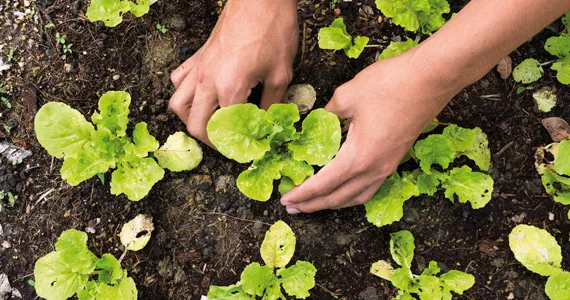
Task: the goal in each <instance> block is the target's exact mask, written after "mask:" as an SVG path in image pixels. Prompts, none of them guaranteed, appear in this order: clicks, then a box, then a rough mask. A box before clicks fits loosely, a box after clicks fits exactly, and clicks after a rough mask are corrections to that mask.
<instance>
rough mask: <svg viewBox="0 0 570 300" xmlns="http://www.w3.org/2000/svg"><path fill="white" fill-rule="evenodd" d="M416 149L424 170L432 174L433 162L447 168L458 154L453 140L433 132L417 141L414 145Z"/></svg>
mask: <svg viewBox="0 0 570 300" xmlns="http://www.w3.org/2000/svg"><path fill="white" fill-rule="evenodd" d="M414 151H415V153H416V157H417V158H418V159H419V160H420V167H421V169H422V171H423V172H425V173H426V174H431V166H432V165H433V164H438V165H440V166H441V167H442V168H444V169H447V168H448V167H449V164H450V163H451V162H453V160H454V159H455V156H456V151H455V150H454V148H453V144H452V143H451V141H450V140H449V139H448V138H447V137H445V136H444V135H441V134H431V135H429V136H428V137H427V138H425V139H423V140H420V141H417V142H416V144H415V145H414Z"/></svg>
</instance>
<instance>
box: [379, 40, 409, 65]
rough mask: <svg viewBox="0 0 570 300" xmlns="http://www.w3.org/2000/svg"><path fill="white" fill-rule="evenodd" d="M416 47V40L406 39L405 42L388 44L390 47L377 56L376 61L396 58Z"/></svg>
mask: <svg viewBox="0 0 570 300" xmlns="http://www.w3.org/2000/svg"><path fill="white" fill-rule="evenodd" d="M417 45H418V42H417V41H416V40H412V39H410V38H406V41H405V42H394V41H392V42H390V45H388V47H386V49H384V51H382V53H381V54H380V55H379V56H378V60H382V59H387V58H390V57H394V56H398V55H400V54H402V53H404V52H406V51H408V50H410V49H412V48H414V47H415V46H417Z"/></svg>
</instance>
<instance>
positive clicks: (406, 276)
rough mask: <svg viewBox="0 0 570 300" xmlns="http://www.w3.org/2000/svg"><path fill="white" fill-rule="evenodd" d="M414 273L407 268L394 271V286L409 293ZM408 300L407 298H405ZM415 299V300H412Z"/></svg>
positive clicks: (392, 279) (392, 280)
mask: <svg viewBox="0 0 570 300" xmlns="http://www.w3.org/2000/svg"><path fill="white" fill-rule="evenodd" d="M411 276H412V272H411V271H410V269H407V268H399V269H396V270H394V273H393V274H392V278H391V282H392V284H393V285H394V286H395V287H397V288H398V289H400V290H403V291H408V290H410V288H411V287H412V284H413V282H412V278H411ZM403 299H406V298H403ZM412 299H413V298H412Z"/></svg>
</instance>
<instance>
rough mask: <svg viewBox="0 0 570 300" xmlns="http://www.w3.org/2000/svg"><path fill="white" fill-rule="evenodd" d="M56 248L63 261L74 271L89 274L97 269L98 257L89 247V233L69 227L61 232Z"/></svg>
mask: <svg viewBox="0 0 570 300" xmlns="http://www.w3.org/2000/svg"><path fill="white" fill-rule="evenodd" d="M55 249H56V251H57V252H58V253H61V255H62V256H61V259H62V262H63V263H65V264H67V265H68V267H69V269H70V270H71V271H72V272H74V273H81V274H89V273H91V272H93V270H94V269H95V263H96V261H97V257H96V256H95V255H94V254H93V253H91V251H90V250H89V248H87V233H85V232H83V231H78V230H75V229H69V230H66V231H64V232H62V233H61V235H60V236H59V238H58V239H57V242H56V243H55Z"/></svg>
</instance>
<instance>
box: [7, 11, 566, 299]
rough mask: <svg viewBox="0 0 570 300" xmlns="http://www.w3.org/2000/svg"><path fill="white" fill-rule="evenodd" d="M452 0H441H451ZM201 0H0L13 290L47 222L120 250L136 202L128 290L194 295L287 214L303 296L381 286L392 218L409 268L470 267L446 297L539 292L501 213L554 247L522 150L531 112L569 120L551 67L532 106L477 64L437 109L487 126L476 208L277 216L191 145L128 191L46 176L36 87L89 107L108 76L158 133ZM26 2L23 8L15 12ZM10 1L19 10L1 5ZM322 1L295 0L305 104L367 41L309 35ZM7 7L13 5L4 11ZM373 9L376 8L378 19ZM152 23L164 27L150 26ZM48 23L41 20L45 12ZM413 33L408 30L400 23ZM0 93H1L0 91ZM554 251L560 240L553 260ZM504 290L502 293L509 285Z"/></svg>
mask: <svg viewBox="0 0 570 300" xmlns="http://www.w3.org/2000/svg"><path fill="white" fill-rule="evenodd" d="M465 2H466V1H453V3H454V4H453V7H452V10H453V11H454V12H456V11H458V10H459V9H461V7H462V6H463V5H464V4H465ZM222 5H223V3H222V2H221V1H214V0H209V1H207V0H185V1H181V0H173V1H159V2H158V3H156V4H154V5H153V6H152V8H151V11H150V13H149V14H147V15H145V16H143V17H141V18H133V17H131V16H126V17H125V20H124V22H123V23H122V24H121V25H119V26H117V27H116V28H105V27H104V26H102V25H101V24H94V23H90V22H88V21H87V20H86V18H85V16H84V13H85V11H86V9H87V1H79V0H73V1H71V0H0V11H1V12H2V15H0V24H3V25H0V47H1V48H0V51H1V52H2V53H1V55H0V56H4V57H6V56H8V54H9V52H10V49H12V50H14V54H13V60H12V68H11V69H10V70H8V71H4V72H1V73H0V78H1V79H2V81H1V83H0V84H1V85H2V87H3V88H4V89H6V90H8V92H9V93H8V94H5V95H4V96H6V98H8V99H9V100H10V101H11V104H12V108H11V109H8V108H7V107H5V106H2V108H1V110H0V111H1V113H2V115H1V117H0V123H1V124H2V125H4V124H5V125H9V126H8V127H5V126H0V128H3V129H1V131H0V138H1V139H2V140H3V141H6V142H10V143H12V144H14V145H17V146H20V147H23V148H25V149H28V150H30V151H32V152H33V155H32V156H31V157H29V158H27V159H25V160H24V161H23V162H22V163H19V164H15V165H14V164H11V163H9V162H7V161H6V160H5V159H3V160H2V164H1V167H0V181H1V186H2V189H3V190H5V191H10V192H12V193H13V194H15V195H17V196H18V199H17V200H16V202H15V205H14V207H10V206H9V205H8V203H7V201H6V200H4V203H3V204H2V211H1V212H0V242H2V244H1V246H0V273H6V274H7V275H8V278H9V279H10V283H11V285H12V287H14V288H15V289H16V290H17V292H16V291H15V292H14V293H13V295H12V296H13V297H15V296H17V294H18V293H19V294H21V297H22V298H23V299H34V298H35V297H36V294H35V292H34V288H33V287H32V286H31V285H30V281H29V280H33V268H34V263H35V261H36V260H37V259H38V258H39V257H41V256H43V255H45V254H47V253H48V252H50V251H52V250H53V249H54V243H55V241H56V240H57V237H58V236H59V235H60V233H61V232H62V231H63V230H66V229H70V228H75V229H78V230H86V229H87V228H88V227H89V230H90V231H91V232H94V233H90V234H89V247H90V249H91V250H92V251H93V252H94V253H96V254H97V255H102V254H103V253H111V254H113V255H115V256H116V257H119V256H120V255H121V253H122V246H121V245H120V241H119V238H118V236H117V234H118V232H119V231H120V228H121V226H122V224H124V223H125V222H126V221H128V220H130V219H132V218H134V217H135V216H136V215H137V214H140V213H146V214H150V215H152V216H153V218H154V224H155V228H156V229H155V231H154V232H153V236H152V238H151V240H150V242H149V244H148V245H147V246H146V248H144V249H143V250H141V251H138V252H129V253H128V254H127V256H126V258H125V260H124V261H123V263H122V265H123V267H125V268H126V269H128V271H129V274H130V275H131V276H132V277H134V279H135V281H136V283H137V287H138V290H139V298H140V299H153V300H154V299H199V298H200V296H201V295H205V294H206V293H207V291H208V287H209V285H210V284H216V285H228V284H231V283H234V282H236V281H238V280H239V274H240V273H241V271H242V270H243V269H244V267H245V266H246V265H247V264H248V263H249V262H260V261H261V257H260V254H259V247H260V245H261V242H262V240H263V236H264V233H265V231H266V230H267V229H268V226H269V225H270V224H272V223H274V222H275V221H277V220H284V221H285V222H286V223H288V224H289V225H290V226H291V227H292V229H293V231H294V232H295V233H296V236H297V249H296V252H295V256H294V259H295V260H297V259H299V260H306V261H310V262H312V263H313V264H314V265H315V266H316V267H317V269H318V272H317V275H316V282H317V285H316V287H315V288H313V289H312V290H311V293H312V296H311V299H368V300H372V299H390V298H391V297H394V296H395V293H396V290H395V289H394V288H393V287H392V286H391V285H390V284H389V283H387V282H386V281H384V280H382V279H380V278H378V277H375V276H373V275H372V274H370V273H369V269H370V265H371V264H372V263H373V262H375V261H377V260H379V259H389V258H390V254H389V250H388V244H389V238H390V236H389V234H390V233H391V232H394V231H397V230H401V229H408V230H411V231H412V232H413V234H414V236H415V238H416V259H415V262H414V270H415V271H416V272H420V270H421V269H423V268H424V267H425V266H426V264H427V262H429V261H430V260H436V261H438V262H439V263H440V266H441V267H442V269H443V270H444V271H445V270H446V269H450V268H452V269H459V270H463V271H467V272H469V273H471V274H473V275H474V276H475V277H476V283H475V286H474V287H473V288H471V289H470V290H468V291H467V292H466V293H465V294H464V295H463V296H457V299H506V298H507V297H509V298H510V297H514V298H515V299H546V296H545V294H544V292H543V290H544V283H545V281H546V280H545V278H544V277H541V276H539V275H537V274H534V273H532V272H530V271H527V270H526V269H525V268H524V267H523V266H522V265H520V264H519V263H518V262H517V261H516V260H515V259H514V257H513V255H512V253H511V252H510V250H509V247H508V242H507V236H508V234H509V232H510V231H511V229H512V228H513V227H514V226H515V225H517V224H521V223H524V224H532V225H535V226H538V227H541V228H546V229H548V231H549V232H551V233H552V234H553V235H554V236H555V237H556V239H557V241H558V242H559V243H561V246H562V249H564V253H568V249H570V242H569V236H568V233H569V232H570V221H568V219H567V217H566V210H565V209H564V207H563V206H562V205H560V204H558V203H555V202H554V201H553V200H552V199H551V197H549V196H548V195H546V194H545V192H544V189H543V188H542V185H541V182H540V177H539V175H538V174H537V173H536V171H535V169H534V166H533V153H534V150H535V148H536V147H538V146H540V145H544V144H548V143H550V142H551V140H550V138H549V135H548V133H547V132H546V131H545V130H544V129H543V128H542V125H541V124H540V120H541V119H542V118H545V117H549V116H558V117H562V118H564V119H566V120H570V102H568V101H567V99H568V98H569V97H570V94H569V90H568V88H567V87H566V86H563V85H561V84H559V83H558V82H557V81H556V79H555V78H554V74H553V72H551V71H550V70H548V68H547V70H546V72H545V76H544V77H543V78H542V79H541V81H540V82H539V83H538V84H537V85H536V87H542V86H554V87H556V88H557V90H558V92H557V94H558V97H559V99H560V101H559V104H558V106H557V107H555V108H554V110H553V111H552V112H550V113H547V114H545V113H540V112H539V111H538V110H537V109H536V108H535V104H534V101H533V100H532V95H531V94H532V93H531V92H525V93H522V94H517V93H516V92H515V90H516V88H517V86H516V85H515V84H514V82H513V81H512V79H508V80H503V79H501V78H500V76H499V74H498V73H497V72H496V71H494V70H493V71H491V72H489V74H487V75H486V76H485V77H484V78H483V79H481V80H480V81H479V82H477V83H476V84H474V85H472V86H469V87H467V88H466V89H465V90H464V91H462V92H461V93H459V94H458V95H457V96H456V97H455V98H454V99H453V100H452V101H451V103H450V104H449V105H448V107H446V108H445V109H444V111H443V112H442V113H441V114H440V116H439V117H438V118H439V120H440V121H442V122H446V123H455V124H459V125H460V126H463V127H470V128H471V127H475V126H478V127H481V128H482V129H483V131H485V132H486V133H487V135H488V137H489V142H490V143H489V146H490V148H491V153H493V156H492V168H491V171H490V174H491V176H492V177H493V178H494V180H495V190H494V192H493V199H492V201H491V202H490V203H489V204H488V205H487V206H486V207H485V208H483V209H479V210H473V209H471V208H470V207H469V206H468V205H465V204H457V203H455V204H454V203H451V202H450V201H449V200H446V199H445V198H444V197H443V195H442V194H441V193H438V194H436V196H434V197H416V198H414V199H413V200H410V201H408V202H406V205H405V210H404V218H403V220H402V221H400V222H397V223H395V224H393V225H390V226H386V227H383V228H376V227H375V226H373V225H371V224H370V223H368V222H367V221H366V218H365V216H364V208H363V207H354V208H348V209H342V210H337V211H324V212H319V213H314V214H310V215H303V214H301V215H298V216H290V215H288V214H287V213H286V211H285V210H284V208H283V207H282V206H281V205H280V204H279V202H278V199H279V197H278V195H277V194H274V195H273V197H272V199H270V200H269V201H268V202H266V203H261V202H256V201H251V200H248V199H247V198H246V197H245V196H243V195H242V194H241V193H240V192H239V191H238V189H237V188H236V186H235V179H236V177H237V175H238V174H239V172H241V171H242V170H244V169H245V168H246V166H244V165H239V164H237V163H235V162H232V161H230V160H228V159H226V158H224V157H222V156H221V155H220V154H218V153H216V152H215V151H212V150H210V149H209V148H207V147H205V146H204V151H205V152H204V161H203V163H202V164H201V165H200V166H199V167H198V168H197V169H195V170H193V171H191V172H184V173H171V172H167V175H166V176H165V178H164V179H163V180H162V181H160V182H159V183H158V184H157V185H156V186H155V188H154V189H153V190H152V191H151V193H150V194H149V196H148V197H146V198H145V199H143V200H141V201H139V202H131V201H128V200H127V199H126V197H124V196H119V197H114V196H112V195H111V194H110V192H109V183H108V182H109V180H110V176H109V174H107V176H106V178H105V179H106V180H105V183H104V184H102V183H101V181H100V180H99V179H97V178H93V179H90V180H88V181H87V182H84V183H82V184H80V185H79V186H77V187H71V186H69V185H68V184H67V183H66V182H65V181H63V180H62V179H61V177H60V176H59V174H58V173H59V172H58V170H59V168H60V167H61V164H62V161H61V160H57V159H52V158H51V157H50V156H49V155H48V154H47V153H46V151H45V150H43V149H42V148H41V147H40V146H39V144H38V143H37V141H36V139H35V136H34V133H33V126H32V124H33V117H34V114H35V112H36V111H37V109H38V108H39V107H41V105H43V104H45V103H46V102H48V101H61V102H65V103H68V104H69V105H71V106H72V107H74V108H77V109H79V110H80V111H82V112H83V113H85V114H86V115H90V114H91V113H92V112H93V110H94V109H95V108H96V106H97V101H98V98H99V96H100V95H101V94H103V93H104V92H106V91H108V90H126V91H128V92H129V93H130V94H131V95H132V99H133V100H132V104H131V110H132V113H131V120H132V123H131V124H134V123H135V122H139V121H145V122H147V123H149V128H150V132H151V134H153V135H155V136H156V137H157V138H158V139H159V141H161V142H164V141H165V139H166V137H167V136H168V135H169V134H171V133H173V132H175V131H179V130H184V125H183V124H182V123H181V122H180V121H179V120H178V119H177V118H176V116H175V115H174V114H173V113H172V112H170V111H169V110H168V99H169V98H170V96H171V95H172V93H173V90H174V89H173V87H172V85H171V84H170V82H169V72H170V71H171V70H172V69H173V68H175V67H176V66H177V65H179V64H180V63H181V62H183V61H184V60H185V59H186V58H188V57H189V56H191V55H192V54H193V53H194V52H195V51H196V50H198V49H199V47H200V46H201V45H202V44H203V43H204V42H205V41H206V39H207V38H208V35H209V33H210V31H211V30H212V28H213V27H214V25H215V22H216V20H217V16H218V13H219V11H220V9H221V7H222ZM338 6H339V8H340V10H341V16H342V17H344V18H345V22H346V23H347V24H348V29H349V31H350V32H351V33H352V34H354V35H366V36H369V37H371V42H370V43H371V44H375V45H380V46H386V45H387V44H388V43H389V41H390V40H398V39H402V38H405V33H404V32H403V31H402V30H401V29H399V28H398V27H397V26H394V25H392V24H391V23H390V22H389V20H386V19H382V18H380V17H381V14H380V12H379V11H378V10H377V9H376V8H375V5H374V1H372V0H365V1H350V2H343V1H339V4H338ZM26 10H28V12H26ZM17 12H21V13H24V16H21V14H17ZM334 17H335V15H334V11H333V10H332V9H331V7H330V2H329V1H305V0H302V1H299V20H300V36H301V41H304V43H303V45H304V46H303V47H301V48H302V51H300V52H301V53H302V54H301V53H300V54H299V56H298V59H297V61H296V66H295V77H294V79H293V83H310V84H312V85H313V86H314V87H315V89H316V90H317V94H318V101H317V105H316V106H318V107H322V106H324V105H325V104H326V102H327V100H328V99H329V98H330V97H331V96H332V94H333V92H334V90H335V88H336V87H338V86H339V85H341V84H342V83H344V82H346V81H348V80H350V79H351V78H352V77H353V76H354V75H356V74H357V73H358V72H359V71H360V70H362V69H363V68H365V67H366V66H368V65H370V64H371V63H373V62H374V59H375V56H376V55H377V51H379V50H380V49H379V48H367V49H366V50H365V51H364V53H363V55H362V56H361V57H360V58H359V59H357V60H351V59H348V58H347V57H346V56H345V55H344V53H342V51H339V52H330V51H323V50H321V49H319V48H318V46H316V43H317V42H316V41H317V40H316V35H317V32H318V29H319V28H320V27H323V26H326V25H328V24H330V22H332V20H333V19H334ZM19 18H21V19H19ZM379 18H380V20H381V22H380V23H379ZM157 23H160V24H163V25H165V26H166V28H168V31H167V32H166V33H165V34H162V33H160V32H159V31H158V30H157V29H156V27H155V26H156V24H157ZM50 24H51V25H50ZM560 30H561V24H559V23H554V24H553V25H551V26H550V27H548V28H547V29H545V30H544V31H543V32H542V33H540V34H539V35H538V36H536V37H535V38H534V39H532V40H531V41H528V42H527V43H526V44H524V45H523V46H521V47H520V48H519V49H518V50H517V51H515V52H514V53H512V54H511V57H512V59H513V64H514V65H516V64H517V63H519V62H520V61H522V60H523V59H525V58H527V57H534V58H538V59H540V60H541V61H548V60H550V59H551V58H550V56H549V55H548V54H547V53H545V51H544V50H543V45H544V42H545V40H546V38H548V37H549V36H552V35H554V34H556V33H557V32H558V31H560ZM56 33H60V35H66V40H67V43H71V44H72V51H73V52H72V53H63V51H62V47H61V45H59V44H58V42H57V40H56ZM409 36H410V37H412V38H414V36H412V35H409ZM0 105H2V104H0ZM6 128H10V130H9V131H8V130H6ZM563 266H564V267H565V268H569V267H570V256H569V255H566V256H565V259H564V261H563ZM511 294H512V295H511Z"/></svg>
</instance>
